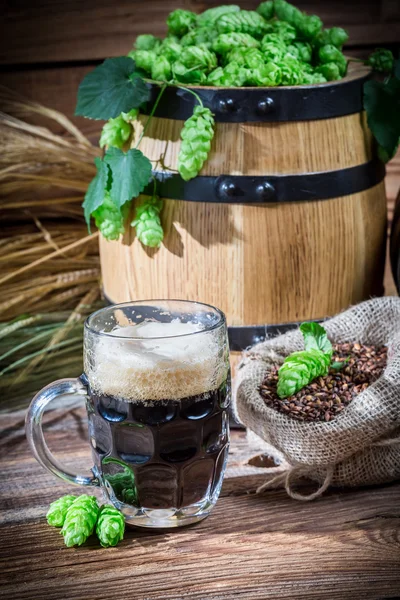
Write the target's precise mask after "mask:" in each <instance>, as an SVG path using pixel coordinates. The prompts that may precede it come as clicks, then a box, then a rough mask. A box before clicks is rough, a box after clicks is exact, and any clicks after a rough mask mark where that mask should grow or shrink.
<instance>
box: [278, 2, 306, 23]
mask: <svg viewBox="0 0 400 600" xmlns="http://www.w3.org/2000/svg"><path fill="white" fill-rule="evenodd" d="M274 9H275V15H276V16H277V17H278V19H279V20H280V21H286V22H287V23H290V25H293V27H296V23H299V22H301V21H302V19H303V13H302V12H301V10H299V9H298V8H296V7H295V6H293V4H290V3H289V2H286V1H285V0H274Z"/></svg>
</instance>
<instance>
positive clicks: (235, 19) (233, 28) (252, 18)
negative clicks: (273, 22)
mask: <svg viewBox="0 0 400 600" xmlns="http://www.w3.org/2000/svg"><path fill="white" fill-rule="evenodd" d="M216 25H217V30H218V32H219V33H233V32H235V33H247V34H249V35H251V36H253V37H255V38H257V37H262V35H263V33H264V28H265V25H266V23H265V19H264V18H263V17H262V16H261V15H260V14H259V13H258V12H256V11H254V10H240V11H239V12H232V13H228V14H224V15H222V16H221V17H220V18H219V19H218V21H217V24H216Z"/></svg>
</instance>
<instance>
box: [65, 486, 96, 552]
mask: <svg viewBox="0 0 400 600" xmlns="http://www.w3.org/2000/svg"><path fill="white" fill-rule="evenodd" d="M98 514H99V505H98V504H97V500H96V498H95V497H94V496H86V495H84V496H79V497H78V498H76V500H75V501H74V502H73V503H72V504H71V506H70V507H69V509H68V511H67V516H66V517H65V521H64V525H63V528H62V529H61V534H62V535H63V536H64V542H65V545H66V546H68V548H70V547H71V546H81V545H82V544H84V543H85V542H86V540H87V538H88V537H89V536H90V535H92V533H93V531H94V527H95V524H96V521H97V516H98Z"/></svg>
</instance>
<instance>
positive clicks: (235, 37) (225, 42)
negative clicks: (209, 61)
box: [212, 31, 260, 56]
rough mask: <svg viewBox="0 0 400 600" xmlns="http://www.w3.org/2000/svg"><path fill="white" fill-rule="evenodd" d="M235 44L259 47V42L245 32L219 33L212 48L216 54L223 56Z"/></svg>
mask: <svg viewBox="0 0 400 600" xmlns="http://www.w3.org/2000/svg"><path fill="white" fill-rule="evenodd" d="M235 46H237V47H240V46H243V47H246V48H259V47H260V42H259V41H257V40H256V39H255V38H254V37H252V36H251V35H249V34H247V33H237V32H235V31H234V32H232V33H221V34H220V35H219V36H218V37H217V38H216V39H215V40H214V41H213V45H212V48H213V50H214V52H216V53H217V54H222V56H224V55H225V54H227V53H228V52H230V51H231V50H232V48H234V47H235Z"/></svg>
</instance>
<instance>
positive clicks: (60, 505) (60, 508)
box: [46, 496, 76, 527]
mask: <svg viewBox="0 0 400 600" xmlns="http://www.w3.org/2000/svg"><path fill="white" fill-rule="evenodd" d="M75 500H76V496H62V497H61V498H59V499H58V500H55V501H54V502H52V503H51V504H50V508H49V510H48V511H47V514H46V518H47V522H48V524H49V525H52V527H62V526H63V525H64V521H65V517H66V516H67V511H68V509H69V507H70V506H71V504H72V503H73V502H75Z"/></svg>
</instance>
